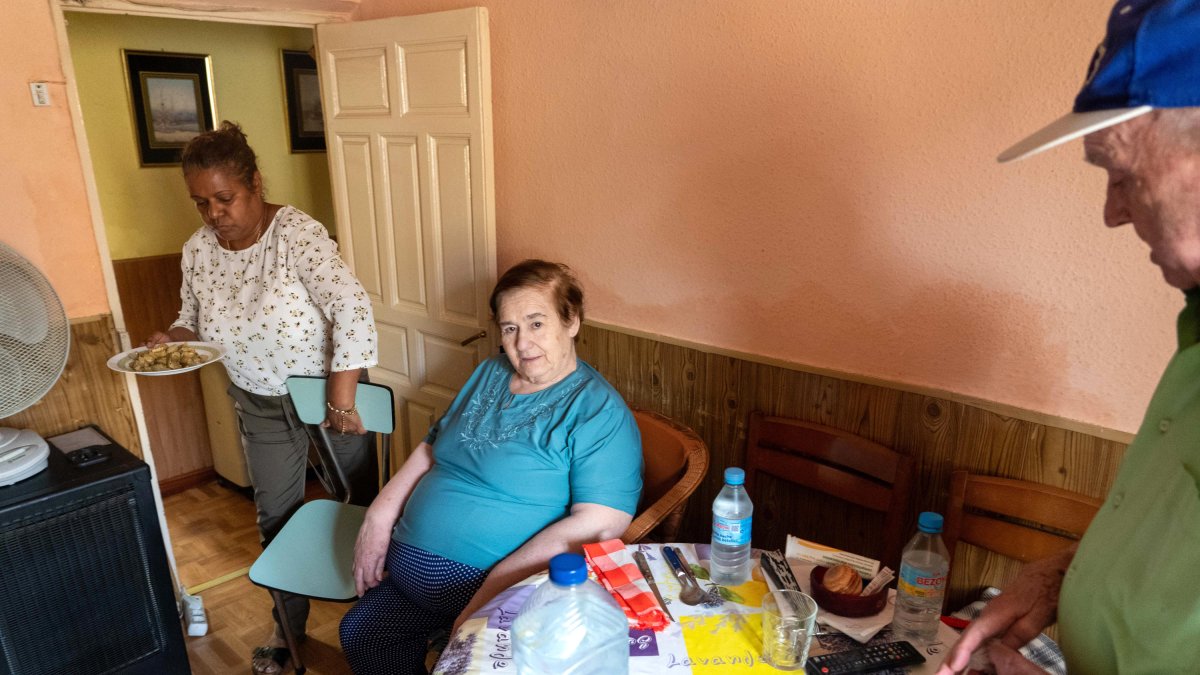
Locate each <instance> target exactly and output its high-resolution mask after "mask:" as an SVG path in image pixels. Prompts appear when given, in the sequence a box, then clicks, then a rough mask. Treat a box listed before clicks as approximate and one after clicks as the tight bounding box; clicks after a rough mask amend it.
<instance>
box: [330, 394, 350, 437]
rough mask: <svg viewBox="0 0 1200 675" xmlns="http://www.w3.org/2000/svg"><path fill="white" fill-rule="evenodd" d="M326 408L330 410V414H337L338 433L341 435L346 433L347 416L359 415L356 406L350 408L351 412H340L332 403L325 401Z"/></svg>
mask: <svg viewBox="0 0 1200 675" xmlns="http://www.w3.org/2000/svg"><path fill="white" fill-rule="evenodd" d="M325 407H326V408H329V411H330V412H335V413H337V416H338V433H340V434H344V433H346V415H357V414H358V406H355V405H352V406H350V409H349V410H338V409H337V408H335V407H333V404H332V403H330V402H329V401H325Z"/></svg>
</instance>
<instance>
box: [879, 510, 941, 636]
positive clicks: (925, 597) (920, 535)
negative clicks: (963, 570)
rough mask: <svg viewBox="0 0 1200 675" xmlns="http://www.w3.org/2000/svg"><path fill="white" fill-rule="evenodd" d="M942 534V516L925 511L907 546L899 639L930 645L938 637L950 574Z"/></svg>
mask: <svg viewBox="0 0 1200 675" xmlns="http://www.w3.org/2000/svg"><path fill="white" fill-rule="evenodd" d="M941 535H942V516H941V514H938V513H934V512H932V511H926V512H924V513H922V514H921V516H920V517H919V518H918V519H917V534H916V535H914V536H913V538H912V539H911V540H910V541H909V542H908V545H907V546H905V547H904V553H903V554H902V555H901V557H900V577H899V579H898V580H897V582H896V613H895V616H894V617H893V619H892V634H893V636H894V637H895V639H897V640H908V641H909V642H916V643H928V642H932V641H933V639H934V637H936V636H937V630H938V620H939V618H940V617H941V614H942V597H943V596H944V595H945V594H946V577H947V576H948V574H949V572H950V554H949V553H948V552H947V551H946V545H945V544H943V543H942V536H941Z"/></svg>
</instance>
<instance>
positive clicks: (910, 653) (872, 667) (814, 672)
mask: <svg viewBox="0 0 1200 675" xmlns="http://www.w3.org/2000/svg"><path fill="white" fill-rule="evenodd" d="M918 663H925V657H924V656H921V653H920V652H918V651H917V650H916V648H915V647H913V646H912V645H911V644H909V643H908V642H907V641H905V640H899V641H897V642H884V643H882V644H877V645H866V646H864V647H860V648H858V649H851V650H850V651H845V652H837V653H835V654H821V655H820V656H810V657H808V663H806V664H804V670H805V671H806V672H807V673H808V675H852V674H853V673H873V672H875V671H877V670H884V669H886V668H903V667H905V666H915V665H917V664H918Z"/></svg>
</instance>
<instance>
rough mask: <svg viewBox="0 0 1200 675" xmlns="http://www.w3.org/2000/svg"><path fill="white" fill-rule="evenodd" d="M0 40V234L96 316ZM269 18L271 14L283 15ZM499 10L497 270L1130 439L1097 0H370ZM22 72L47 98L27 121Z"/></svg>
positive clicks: (46, 121) (1147, 352)
mask: <svg viewBox="0 0 1200 675" xmlns="http://www.w3.org/2000/svg"><path fill="white" fill-rule="evenodd" d="M11 4H12V7H10V8H9V9H8V14H7V15H6V19H5V21H4V22H3V23H2V24H0V63H4V64H5V67H4V68H3V69H0V129H4V134H3V141H0V200H3V203H4V204H5V207H6V208H5V218H3V219H2V220H0V240H3V241H5V242H7V243H9V244H11V245H13V246H15V247H16V248H18V249H19V250H20V251H22V252H23V253H25V254H26V255H28V256H29V257H30V258H32V259H33V260H34V262H35V263H37V264H38V265H39V266H41V267H42V269H43V270H44V271H46V273H47V275H48V276H49V277H50V278H51V281H52V283H54V285H55V287H56V288H57V289H58V290H59V292H60V294H62V296H63V298H64V302H65V304H66V305H67V308H68V314H70V315H71V316H87V315H90V314H95V313H100V312H104V311H107V309H108V307H107V303H106V301H105V295H104V291H103V284H102V278H101V275H100V271H99V258H98V254H97V252H96V244H95V240H94V237H93V235H92V229H91V222H90V217H89V212H88V206H87V199H86V195H85V192H84V187H83V182H82V171H81V169H80V164H79V158H78V153H77V151H76V146H75V139H74V135H73V130H72V126H71V123H70V120H69V117H68V114H67V109H66V107H65V105H66V100H65V87H64V84H63V70H62V64H61V63H60V61H59V55H58V50H57V44H56V40H57V36H56V34H55V31H54V27H53V23H52V21H51V18H50V17H51V13H50V9H49V7H50V3H49V2H48V1H47V2H38V1H36V0H31V1H29V2H19V3H11ZM261 4H265V5H272V4H282V3H277V2H276V0H271V2H264V3H261ZM472 4H483V5H487V6H489V8H490V12H491V40H492V72H493V110H494V115H495V129H496V186H497V216H498V233H499V240H500V248H499V255H500V264H501V266H504V265H508V264H511V263H512V262H515V261H516V260H518V259H520V258H522V257H525V256H530V255H540V256H545V257H550V258H555V259H561V260H566V261H568V262H571V263H572V264H574V265H575V266H576V267H577V268H579V270H580V272H581V274H582V276H583V277H584V280H585V282H586V284H587V289H588V294H589V302H590V305H591V307H590V314H591V316H592V317H594V318H595V319H597V320H600V321H604V322H608V323H612V324H617V325H621V326H626V327H630V328H634V329H638V330H642V331H649V332H654V333H660V334H663V335H668V336H673V337H676V338H680V339H685V340H689V341H693V342H697V343H701V344H708V345H713V346H716V347H723V348H728V349H735V350H740V351H744V352H749V353H754V354H761V355H764V356H769V357H775V358H780V359H785V360H788V361H792V362H795V363H798V364H804V365H808V366H813V367H819V368H829V369H835V370H839V371H844V372H847V373H853V374H860V375H864V376H868V377H875V378H881V379H885V380H891V381H895V382H898V383H902V384H905V383H907V384H911V385H918V386H927V387H933V388H937V389H941V390H946V391H950V392H956V393H960V394H964V395H970V396H975V397H979V398H981V399H984V400H989V401H996V402H999V403H1004V404H1010V405H1015V406H1019V407H1022V408H1027V409H1030V410H1034V411H1041V412H1045V413H1048V414H1053V415H1059V416H1062V417H1066V418H1071V419H1077V420H1081V421H1084V422H1089V423H1095V424H1099V425H1103V426H1108V427H1112V428H1115V429H1120V430H1126V431H1132V430H1133V429H1134V428H1135V427H1136V425H1137V423H1138V420H1139V417H1140V413H1141V410H1142V409H1143V408H1144V406H1145V402H1146V400H1147V398H1148V397H1149V394H1150V391H1151V388H1152V387H1153V383H1154V381H1155V380H1156V378H1157V375H1158V372H1159V371H1160V370H1161V368H1162V366H1163V364H1164V363H1165V362H1166V360H1167V358H1168V357H1169V354H1170V351H1171V327H1170V324H1171V318H1172V316H1173V314H1174V313H1175V311H1176V310H1177V309H1178V307H1179V306H1180V304H1181V302H1180V299H1179V297H1178V294H1177V293H1174V292H1172V291H1170V290H1169V289H1167V288H1166V287H1165V285H1164V284H1162V282H1161V280H1160V278H1159V275H1158V272H1157V271H1156V270H1155V269H1154V268H1153V267H1152V266H1151V265H1150V264H1149V262H1148V261H1147V255H1146V251H1145V250H1144V247H1143V246H1142V245H1141V244H1140V243H1138V242H1137V241H1136V240H1135V238H1134V236H1133V234H1132V233H1131V232H1128V231H1119V232H1107V231H1105V230H1104V228H1103V227H1101V226H1100V205H1101V204H1100V201H1101V190H1102V186H1103V178H1102V176H1101V175H1100V174H1099V173H1098V172H1096V171H1095V170H1091V169H1088V168H1085V167H1084V165H1083V163H1082V162H1081V161H1079V157H1080V155H1081V151H1080V149H1079V146H1078V144H1075V145H1072V146H1068V147H1067V148H1065V149H1059V150H1057V151H1054V152H1051V153H1048V154H1047V155H1046V156H1043V157H1039V158H1036V159H1034V160H1030V161H1028V162H1024V163H1021V164H1018V165H1015V166H1006V167H1000V166H998V165H996V164H995V163H994V162H993V157H994V156H995V154H996V153H997V152H999V151H1000V150H1001V149H1003V148H1004V147H1005V146H1007V145H1008V144H1009V143H1010V142H1012V141H1013V140H1016V139H1017V138H1018V137H1020V136H1021V135H1023V134H1024V133H1025V132H1027V131H1030V130H1032V129H1033V128H1035V127H1037V126H1039V125H1040V124H1042V123H1043V122H1045V121H1047V120H1049V119H1051V118H1053V117H1055V116H1057V115H1058V114H1059V113H1060V112H1061V111H1063V110H1065V109H1066V107H1067V106H1068V105H1069V103H1070V99H1071V97H1072V95H1073V93H1074V90H1075V88H1076V87H1077V85H1078V82H1079V80H1080V79H1081V78H1082V75H1083V70H1084V67H1085V63H1086V60H1087V57H1088V55H1089V54H1090V51H1091V49H1092V48H1093V47H1094V46H1095V44H1096V43H1097V42H1098V41H1099V39H1100V37H1101V35H1102V32H1103V22H1104V16H1105V14H1106V12H1107V9H1108V6H1109V4H1110V3H1109V2H1108V0H1056V1H1055V2H1045V0H1007V1H1006V2H1002V3H999V2H986V1H984V0H976V1H974V2H956V3H947V2H943V1H942V0H894V1H892V2H887V3H881V2H877V1H876V0H841V1H840V2H837V3H821V2H816V1H815V0H804V1H801V0H791V1H790V2H785V3H781V2H769V1H767V0H744V1H742V2H727V1H723V0H686V1H685V0H669V1H668V0H664V1H663V2H654V3H647V2H644V1H642V0H611V1H609V2H603V3H601V2H545V1H543V0H503V1H502V2H493V1H491V0H363V1H362V3H361V5H360V10H359V12H358V16H357V18H362V19H369V18H378V17H384V16H395V15H402V14H415V13H421V12H428V11H436V10H442V9H453V8H457V7H463V6H468V5H472ZM30 80H47V81H49V82H50V83H51V84H50V92H51V96H52V98H53V100H54V105H53V106H52V107H50V108H33V107H32V105H31V104H30V99H29V95H28V86H27V84H28V82H29V81H30Z"/></svg>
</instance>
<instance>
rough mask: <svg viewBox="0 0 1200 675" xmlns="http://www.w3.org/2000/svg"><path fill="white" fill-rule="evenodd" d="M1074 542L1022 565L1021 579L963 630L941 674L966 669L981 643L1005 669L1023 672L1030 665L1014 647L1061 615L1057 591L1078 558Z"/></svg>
mask: <svg viewBox="0 0 1200 675" xmlns="http://www.w3.org/2000/svg"><path fill="white" fill-rule="evenodd" d="M1076 546H1077V545H1074V544H1073V545H1071V547H1070V548H1067V549H1065V550H1063V551H1062V552H1061V553H1056V554H1055V555H1052V556H1050V557H1049V558H1043V559H1042V560H1038V561H1035V562H1031V563H1029V564H1028V565H1026V566H1025V567H1024V568H1022V569H1021V573H1020V574H1019V575H1017V578H1016V579H1014V580H1013V581H1012V583H1011V584H1009V585H1008V587H1007V588H1005V589H1004V592H1003V593H1001V594H1000V595H999V596H998V597H997V598H996V599H995V600H992V601H991V602H990V603H988V606H987V607H985V608H984V610H983V613H982V614H980V615H979V618H978V619H976V620H974V621H972V622H971V625H970V626H968V627H967V630H966V631H964V632H963V634H962V637H961V638H959V640H958V643H957V644H955V645H954V648H953V649H951V650H950V653H949V654H948V655H947V656H946V660H945V661H944V662H942V666H941V667H940V668H938V671H937V675H952V674H953V673H961V672H964V671H965V670H966V669H967V665H968V663H969V661H970V659H971V655H972V654H973V653H975V651H976V650H978V649H980V648H981V647H983V648H984V649H985V650H986V653H987V655H988V656H989V657H991V660H992V661H993V663H994V664H995V665H997V666H1000V667H1003V668H1004V670H1002V671H1001V672H1021V670H1022V669H1023V668H1024V666H1025V665H1029V666H1032V664H1030V663H1029V662H1028V661H1026V660H1024V659H1022V658H1021V656H1020V655H1019V654H1017V652H1016V650H1017V649H1019V648H1020V647H1021V646H1023V645H1024V644H1025V643H1027V642H1029V641H1030V640H1032V639H1033V638H1035V637H1037V635H1038V633H1040V632H1042V629H1043V628H1045V627H1046V626H1049V625H1050V624H1052V623H1054V621H1055V618H1056V617H1057V616H1058V592H1059V590H1060V589H1061V588H1062V580H1063V575H1065V574H1066V573H1067V567H1068V566H1070V564H1071V560H1072V559H1074V557H1075V549H1076ZM1014 657H1015V658H1014ZM1016 659H1021V661H1024V664H1022V663H1021V661H1017V660H1016Z"/></svg>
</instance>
